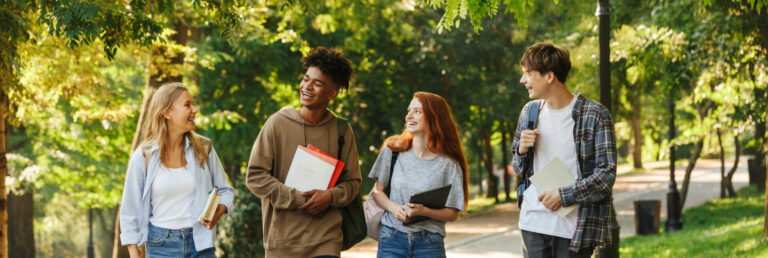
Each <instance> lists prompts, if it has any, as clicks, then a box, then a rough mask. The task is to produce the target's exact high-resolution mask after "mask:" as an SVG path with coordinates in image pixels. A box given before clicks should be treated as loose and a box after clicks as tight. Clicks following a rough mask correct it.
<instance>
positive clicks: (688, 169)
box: [680, 139, 704, 210]
mask: <svg viewBox="0 0 768 258" xmlns="http://www.w3.org/2000/svg"><path fill="white" fill-rule="evenodd" d="M703 148H704V139H699V140H698V141H697V142H696V147H695V148H694V149H693V155H692V156H691V159H690V160H689V161H688V167H686V168H685V179H683V187H682V189H681V190H680V209H681V210H682V207H685V197H687V196H686V195H687V194H688V186H689V185H690V184H691V173H692V172H693V169H694V168H695V167H696V161H697V160H698V159H699V156H701V149H703Z"/></svg>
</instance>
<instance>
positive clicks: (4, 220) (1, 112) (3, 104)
mask: <svg viewBox="0 0 768 258" xmlns="http://www.w3.org/2000/svg"><path fill="white" fill-rule="evenodd" d="M9 107H10V102H9V101H8V95H6V93H5V90H2V89H0V257H2V258H5V257H8V237H7V236H8V209H7V208H8V206H7V205H8V196H7V194H6V191H7V189H6V187H5V176H6V175H8V159H6V157H5V151H6V147H7V146H8V134H7V132H8V119H7V118H8V115H9V110H8V109H9Z"/></svg>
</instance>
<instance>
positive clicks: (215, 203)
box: [200, 187, 221, 229]
mask: <svg viewBox="0 0 768 258" xmlns="http://www.w3.org/2000/svg"><path fill="white" fill-rule="evenodd" d="M218 191H219V188H218V187H213V190H211V194H209V195H208V201H206V202H205V209H204V210H203V214H200V219H202V220H204V221H211V220H213V216H214V215H215V214H216V209H217V208H218V207H219V199H221V194H219V193H218ZM209 229H210V228H209Z"/></svg>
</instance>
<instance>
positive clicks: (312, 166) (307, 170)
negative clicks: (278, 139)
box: [285, 145, 344, 192]
mask: <svg viewBox="0 0 768 258" xmlns="http://www.w3.org/2000/svg"><path fill="white" fill-rule="evenodd" d="M343 167H344V162H341V161H339V160H337V159H336V158H334V157H333V156H331V155H328V154H327V153H325V152H323V151H321V150H320V149H318V148H316V147H314V146H312V145H309V147H304V146H299V147H298V148H297V149H296V154H294V155H293V161H291V167H290V168H289V169H288V176H287V177H286V178H285V185H286V186H289V187H293V188H295V189H296V190H299V191H302V192H307V191H311V190H326V189H329V188H331V187H333V186H334V185H335V183H336V180H338V178H339V174H340V172H341V169H342V168H343Z"/></svg>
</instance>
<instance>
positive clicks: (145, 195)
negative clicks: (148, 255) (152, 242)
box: [120, 138, 234, 251]
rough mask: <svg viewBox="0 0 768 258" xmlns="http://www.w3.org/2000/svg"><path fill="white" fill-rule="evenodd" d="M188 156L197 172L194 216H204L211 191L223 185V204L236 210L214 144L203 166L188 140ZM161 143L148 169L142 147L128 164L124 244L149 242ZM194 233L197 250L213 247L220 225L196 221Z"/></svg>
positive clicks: (122, 220)
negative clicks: (148, 233)
mask: <svg viewBox="0 0 768 258" xmlns="http://www.w3.org/2000/svg"><path fill="white" fill-rule="evenodd" d="M184 146H185V147H184V157H185V158H186V160H187V166H186V168H187V171H192V172H194V173H195V199H194V201H193V202H192V207H191V209H190V212H191V213H192V214H190V216H192V218H198V217H200V214H201V213H203V209H204V208H205V202H206V201H208V194H209V193H210V192H211V190H213V187H214V186H217V187H218V188H219V190H218V193H220V194H221V199H220V200H219V204H223V205H225V206H227V214H230V213H232V211H233V207H232V206H233V205H232V203H233V200H234V192H233V189H232V186H231V185H230V184H229V180H227V176H226V174H224V167H222V165H221V161H219V156H218V155H216V150H214V149H213V146H211V151H210V153H209V154H208V162H206V163H205V164H204V166H202V167H201V166H200V163H199V162H197V159H196V158H195V153H194V150H193V149H192V146H190V144H189V141H188V140H187V139H186V138H185V139H184ZM159 150H160V149H159V147H158V146H157V145H155V146H153V147H152V148H151V149H150V152H149V165H148V169H147V168H145V164H146V159H145V158H144V154H143V153H142V149H141V148H137V149H136V151H134V152H133V154H132V155H131V161H130V162H129V163H128V173H127V175H126V176H125V188H124V189H123V202H122V206H121V208H120V231H121V233H120V241H121V242H122V243H123V245H129V244H137V245H139V246H141V245H143V244H144V243H146V242H147V232H148V230H149V217H151V216H152V214H151V213H152V210H151V207H150V203H151V201H150V196H152V194H151V191H150V190H151V189H152V187H151V185H152V182H153V180H154V179H155V175H157V172H158V171H159V169H160V151H159ZM192 235H193V238H194V240H195V249H197V250H198V251H200V250H204V249H207V248H211V247H213V244H214V240H215V239H216V227H213V229H208V228H206V227H205V226H203V225H202V224H200V221H197V220H196V221H195V223H194V224H193V226H192Z"/></svg>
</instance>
